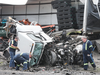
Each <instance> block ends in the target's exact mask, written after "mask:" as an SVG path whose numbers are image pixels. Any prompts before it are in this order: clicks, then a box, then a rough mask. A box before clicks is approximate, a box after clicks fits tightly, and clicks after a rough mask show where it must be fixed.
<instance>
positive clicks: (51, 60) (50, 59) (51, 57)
mask: <svg viewBox="0 0 100 75" xmlns="http://www.w3.org/2000/svg"><path fill="white" fill-rule="evenodd" d="M56 60H57V55H56V53H55V52H53V51H50V53H49V54H46V56H45V62H46V64H47V65H49V66H54V65H55V63H56Z"/></svg>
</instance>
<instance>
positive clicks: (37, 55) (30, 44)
mask: <svg viewBox="0 0 100 75" xmlns="http://www.w3.org/2000/svg"><path fill="white" fill-rule="evenodd" d="M4 28H5V29H6V36H7V37H8V38H10V39H11V40H12V39H13V38H14V37H15V36H18V38H19V40H18V48H19V49H20V51H19V52H16V54H17V53H21V52H27V53H31V54H32V55H33V57H32V58H31V59H30V66H33V65H38V64H43V63H44V64H48V65H68V64H79V65H82V62H83V60H82V41H81V40H80V39H79V38H76V37H71V36H70V37H69V38H68V37H66V39H63V37H62V36H63V35H60V36H59V38H57V37H55V36H54V37H49V36H48V35H47V34H45V33H44V32H43V31H42V29H41V27H39V26H32V25H23V24H21V23H19V22H18V21H16V20H14V19H12V18H11V17H8V21H7V23H6V26H5V27H4ZM3 43H5V42H3ZM7 46H8V44H7V42H6V46H5V49H2V50H3V51H6V47H7ZM4 56H5V57H6V58H8V57H9V54H8V52H6V53H4Z"/></svg>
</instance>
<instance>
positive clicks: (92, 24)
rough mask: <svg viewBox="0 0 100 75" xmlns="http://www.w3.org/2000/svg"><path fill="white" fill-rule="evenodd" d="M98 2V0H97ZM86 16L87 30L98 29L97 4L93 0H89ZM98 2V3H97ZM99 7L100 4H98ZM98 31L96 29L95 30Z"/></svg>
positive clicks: (99, 20)
mask: <svg viewBox="0 0 100 75" xmlns="http://www.w3.org/2000/svg"><path fill="white" fill-rule="evenodd" d="M99 2H100V0H99ZM88 4H89V8H88V10H87V11H88V17H87V27H86V30H87V31H90V30H91V31H93V32H94V31H97V30H99V31H100V16H99V13H98V8H97V5H95V4H94V3H93V0H89V3H88ZM98 4H99V3H98ZM98 7H99V9H100V6H98ZM97 32H98V31H97Z"/></svg>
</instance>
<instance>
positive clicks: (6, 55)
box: [3, 50, 10, 59]
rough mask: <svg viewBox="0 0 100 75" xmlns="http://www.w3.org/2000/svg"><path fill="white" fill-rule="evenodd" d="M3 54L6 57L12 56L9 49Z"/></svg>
mask: <svg viewBox="0 0 100 75" xmlns="http://www.w3.org/2000/svg"><path fill="white" fill-rule="evenodd" d="M3 55H4V57H6V58H7V59H8V58H9V57H10V54H9V52H8V51H7V50H5V51H4V52H3Z"/></svg>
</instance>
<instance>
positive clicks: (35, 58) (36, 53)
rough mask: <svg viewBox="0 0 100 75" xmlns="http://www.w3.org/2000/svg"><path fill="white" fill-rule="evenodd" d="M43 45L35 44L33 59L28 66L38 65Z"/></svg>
mask: <svg viewBox="0 0 100 75" xmlns="http://www.w3.org/2000/svg"><path fill="white" fill-rule="evenodd" d="M43 46H44V44H43V43H40V42H36V44H35V48H34V51H33V57H32V59H31V60H30V66H33V65H36V64H38V63H39V60H40V59H41V55H42V53H43Z"/></svg>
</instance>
